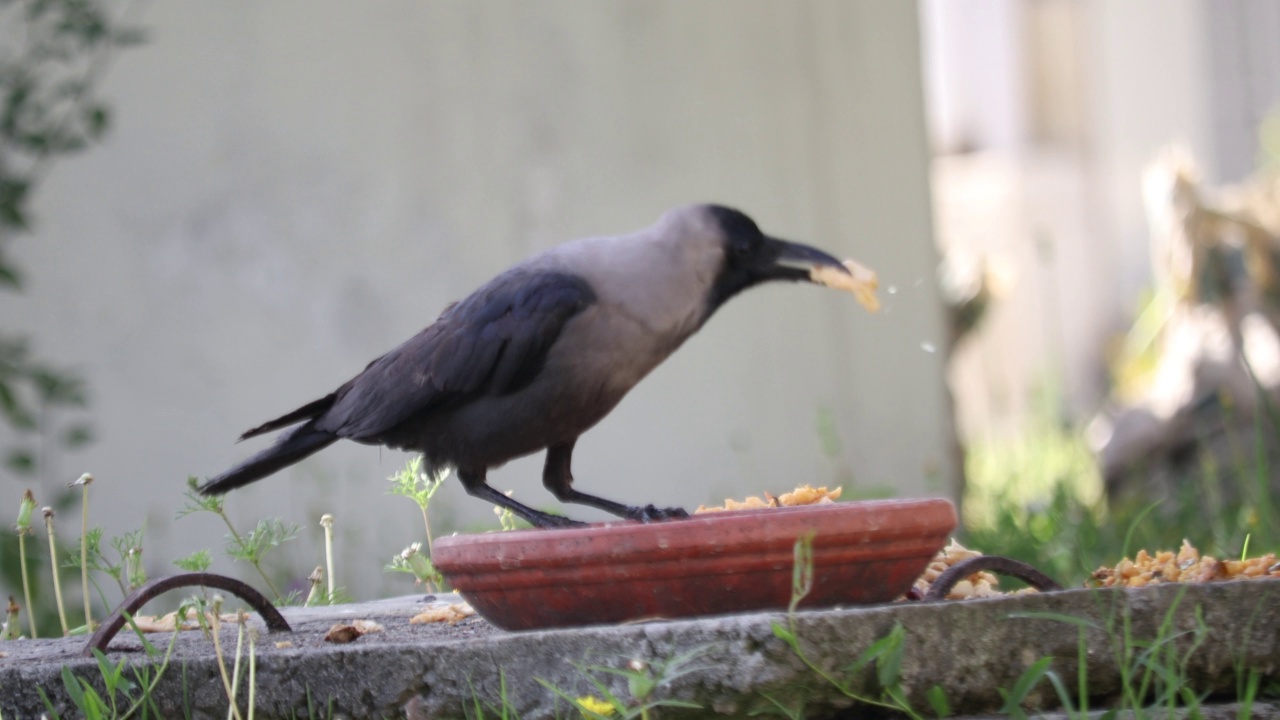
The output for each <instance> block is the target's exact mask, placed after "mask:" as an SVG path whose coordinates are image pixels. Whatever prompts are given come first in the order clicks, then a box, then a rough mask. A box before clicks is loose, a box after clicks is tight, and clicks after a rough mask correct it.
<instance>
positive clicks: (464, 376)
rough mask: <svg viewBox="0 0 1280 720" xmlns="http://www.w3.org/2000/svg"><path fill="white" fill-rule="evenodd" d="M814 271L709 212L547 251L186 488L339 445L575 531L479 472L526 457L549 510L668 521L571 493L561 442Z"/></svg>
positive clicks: (683, 211)
mask: <svg viewBox="0 0 1280 720" xmlns="http://www.w3.org/2000/svg"><path fill="white" fill-rule="evenodd" d="M824 265H825V266H830V267H832V268H838V269H839V271H840V272H847V270H845V269H844V267H843V266H842V265H841V264H840V261H839V260H837V259H835V258H834V257H831V256H830V255H828V254H826V253H824V252H822V251H820V250H817V249H814V248H811V247H808V246H805V245H800V244H797V243H791V242H787V241H785V240H779V239H777V238H774V237H770V236H768V235H765V234H764V233H762V232H761V231H760V229H759V228H758V227H757V226H756V224H755V223H754V222H753V221H752V220H751V219H750V218H749V217H747V216H746V215H744V214H742V213H741V212H738V211H737V210H733V209H730V208H726V207H722V206H718V205H694V206H688V207H682V208H677V209H675V210H671V211H669V212H667V213H666V214H664V215H663V216H662V217H661V218H660V219H659V220H658V222H657V223H656V224H654V225H653V226H651V227H648V228H645V229H643V230H640V231H638V232H634V233H631V234H629V235H619V236H613V237H595V238H587V239H583V240H577V241H574V242H569V243H566V244H563V245H560V246H558V247H554V248H551V249H550V250H547V251H545V252H543V253H540V254H538V255H535V256H533V257H531V258H529V259H528V260H525V261H524V262H522V263H520V264H518V265H516V266H515V267H512V268H511V269H509V270H507V271H506V272H504V273H502V274H501V275H498V276H497V277H496V278H494V279H492V280H490V281H489V282H488V283H486V284H485V285H483V286H482V287H481V288H480V289H479V290H476V291H475V292H473V293H472V294H471V295H470V296H468V297H467V298H466V299H464V300H462V301H461V302H458V303H455V304H453V305H450V306H449V307H448V308H447V309H445V311H444V313H443V314H441V315H440V317H439V318H438V319H437V320H436V321H435V322H434V323H433V324H431V325H430V326H429V327H427V328H426V329H425V330H423V331H422V332H420V333H418V334H417V335H415V336H414V337H412V338H410V339H409V340H408V341H407V342H405V343H404V344H402V345H400V346H399V347H397V348H395V349H394V350H392V351H391V352H389V353H387V354H386V355H383V356H382V357H380V358H378V359H376V360H374V361H373V362H371V363H369V365H368V367H366V368H365V369H364V371H363V372H361V373H360V374H358V375H356V376H355V377H354V378H352V379H351V380H348V381H347V382H346V383H344V384H343V385H342V386H341V387H339V388H338V389H337V390H335V391H334V392H332V393H330V394H328V395H326V396H324V397H322V398H320V399H319V400H316V401H314V402H311V403H308V404H306V405H303V406H302V407H300V408H298V409H297V410H294V411H293V412H290V413H288V414H286V415H283V416H281V417H279V418H276V419H275V420H271V421H269V422H266V423H264V424H262V425H259V426H258V427H255V428H253V429H252V430H249V431H247V432H245V433H244V434H243V435H241V436H240V439H242V440H243V439H245V438H251V437H255V436H257V435H262V434H264V433H269V432H272V431H275V430H280V429H282V428H287V427H290V426H296V427H293V428H292V429H291V430H289V431H288V432H286V433H285V434H283V435H282V436H281V437H280V438H279V439H278V440H277V441H276V443H275V444H274V445H272V446H271V447H269V448H267V449H266V450H264V451H262V452H260V453H258V454H257V455H255V456H253V457H251V458H249V459H248V460H246V461H245V462H243V463H241V464H240V465H238V466H236V467H235V468H232V469H231V470H228V471H227V472H225V473H223V474H221V475H219V476H217V477H215V478H213V479H211V480H209V481H208V482H206V483H205V484H204V485H203V486H202V487H201V488H200V489H201V492H203V493H204V494H206V495H210V494H220V493H225V492H227V491H228V490H231V489H233V488H237V487H240V486H242V485H247V484H248V483H251V482H254V481H255V480H259V479H261V478H264V477H266V476H268V475H270V474H272V473H274V472H276V471H277V470H280V469H281V468H284V467H286V466H288V465H292V464H293V463H296V462H298V461H299V460H302V459H303V458H305V457H307V456H308V455H311V454H312V453H314V452H316V451H318V450H320V449H322V448H324V447H326V446H328V445H329V444H331V443H333V442H335V441H337V440H339V439H342V438H346V439H348V440H354V441H356V442H359V443H364V444H368V445H386V446H388V447H392V448H397V449H402V450H413V451H417V452H421V453H422V454H423V456H424V457H425V459H426V462H427V465H428V467H430V468H432V469H433V470H437V471H438V470H440V469H443V468H446V467H452V468H454V469H455V471H456V473H457V476H458V479H459V480H461V481H462V484H463V486H464V487H465V488H466V491H467V492H468V493H470V494H471V495H474V496H476V497H478V498H482V499H484V500H487V501H489V502H491V503H493V504H495V505H499V506H502V507H505V508H509V509H510V510H511V511H512V512H513V513H515V514H516V515H518V516H520V517H522V518H524V519H525V520H527V521H529V522H530V523H532V524H533V525H535V526H538V527H551V526H562V525H569V524H577V523H574V522H573V521H571V520H568V519H566V518H564V517H561V516H558V515H552V514H548V513H544V512H540V511H538V510H534V509H533V508H530V507H528V506H526V505H523V504H521V503H519V502H516V501H515V500H513V499H511V498H509V497H507V496H506V495H503V494H502V493H500V492H498V491H496V490H494V489H493V488H491V487H489V485H487V484H486V482H485V474H486V473H487V472H488V470H489V469H490V468H494V467H498V466H500V465H502V464H504V463H506V462H507V461H509V460H512V459H514V458H518V457H521V456H524V455H529V454H532V453H535V452H538V451H540V450H546V451H547V456H546V465H545V466H544V469H543V471H542V481H543V484H544V485H546V487H547V488H548V489H549V490H550V491H551V492H552V493H553V494H554V495H555V496H556V497H557V498H558V499H559V500H561V501H562V502H572V503H581V504H584V505H589V506H592V507H596V508H600V509H602V510H605V511H607V512H610V513H613V514H615V515H619V516H621V517H625V518H632V519H637V520H656V519H663V518H670V517H683V516H684V515H685V512H684V511H683V510H680V509H678V508H668V509H660V508H655V507H654V506H652V505H649V506H645V507H634V506H628V505H624V504H622V503H617V502H612V501H610V500H605V499H604V498H599V497H595V496H593V495H588V494H586V493H584V492H580V491H579V490H577V489H575V488H574V487H573V475H572V473H571V471H570V463H571V460H572V456H573V447H574V443H576V442H577V440H578V437H579V436H580V435H582V433H584V432H586V431H587V430H588V429H590V428H591V427H592V426H593V425H595V424H596V423H598V422H600V420H601V419H602V418H604V416H605V415H608V414H609V411H610V410H613V408H614V406H616V405H617V404H618V401H620V400H622V398H623V396H624V395H626V394H627V391H629V390H631V388H633V387H635V385H636V383H638V382H640V380H641V379H643V378H644V376H645V375H647V374H649V371H651V370H653V369H654V368H655V367H657V366H658V364H659V363H661V362H662V361H663V360H665V359H666V358H667V356H668V355H670V354H671V353H673V352H675V350H676V349H677V348H679V347H680V345H681V343H683V342H684V341H685V340H687V339H688V338H689V336H690V335H692V334H693V333H695V332H697V330H698V328H700V327H702V324H703V323H705V322H706V321H707V318H709V317H711V315H712V314H713V313H714V312H715V311H716V309H717V308H719V307H720V306H721V305H722V304H723V303H724V302H725V301H726V300H728V299H729V298H731V297H733V296H734V295H737V294H738V293H739V292H742V291H743V290H746V289H747V288H749V287H752V286H754V285H759V284H761V283H764V282H768V281H770V280H789V281H797V280H809V279H810V270H811V268H814V267H817V266H824Z"/></svg>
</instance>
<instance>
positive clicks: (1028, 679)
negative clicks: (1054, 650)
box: [1000, 657, 1053, 714]
mask: <svg viewBox="0 0 1280 720" xmlns="http://www.w3.org/2000/svg"><path fill="white" fill-rule="evenodd" d="M1052 664H1053V658H1051V657H1042V658H1040V659H1039V660H1037V661H1035V662H1034V663H1031V667H1029V668H1027V669H1026V670H1025V671H1024V672H1023V673H1022V675H1021V676H1019V677H1018V681H1017V682H1015V683H1014V684H1013V689H1012V690H1010V691H1009V695H1008V697H1006V698H1005V701H1004V708H1002V709H1001V710H1000V712H1002V713H1009V714H1012V713H1014V712H1016V711H1018V710H1019V709H1020V708H1021V706H1022V701H1023V700H1026V698H1027V695H1029V694H1030V693H1031V691H1032V690H1033V689H1035V687H1036V685H1039V684H1040V681H1041V680H1042V679H1043V678H1044V676H1045V673H1047V672H1049V666H1050V665H1052Z"/></svg>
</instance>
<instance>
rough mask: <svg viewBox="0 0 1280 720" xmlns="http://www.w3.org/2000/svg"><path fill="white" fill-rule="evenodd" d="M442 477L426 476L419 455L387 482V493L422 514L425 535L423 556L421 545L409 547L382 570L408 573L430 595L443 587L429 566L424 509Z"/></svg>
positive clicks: (428, 535)
mask: <svg viewBox="0 0 1280 720" xmlns="http://www.w3.org/2000/svg"><path fill="white" fill-rule="evenodd" d="M446 477H447V475H446V474H444V473H429V472H426V471H425V470H423V467H422V456H421V455H419V456H417V457H414V458H412V459H410V460H409V461H408V462H407V463H405V466H404V468H403V469H401V470H400V472H397V473H396V474H395V475H392V476H391V477H390V478H387V479H388V481H389V482H390V483H391V489H390V490H389V491H388V492H390V493H391V494H392V495H399V496H401V497H406V498H409V499H410V500H412V501H413V502H414V504H416V505H417V506H418V510H419V511H420V512H421V513H422V529H423V532H425V533H426V538H427V551H426V553H425V554H424V553H423V552H422V543H417V542H415V543H411V544H410V545H409V546H408V547H406V548H405V549H404V550H403V551H402V552H401V553H400V554H399V555H396V556H395V557H393V558H391V562H390V563H388V564H387V565H386V568H385V569H386V570H387V571H389V572H406V573H410V574H412V575H413V576H414V578H415V579H416V582H420V583H423V584H424V585H426V587H427V589H428V590H431V591H435V590H438V589H440V588H442V587H444V577H443V576H441V575H440V573H439V572H437V571H436V569H435V566H434V565H433V564H432V562H431V552H432V550H431V543H432V538H431V515H430V513H429V512H428V509H429V508H430V506H431V498H432V497H433V496H434V495H435V494H436V491H438V490H439V489H440V486H441V485H442V484H443V482H444V479H445V478H446Z"/></svg>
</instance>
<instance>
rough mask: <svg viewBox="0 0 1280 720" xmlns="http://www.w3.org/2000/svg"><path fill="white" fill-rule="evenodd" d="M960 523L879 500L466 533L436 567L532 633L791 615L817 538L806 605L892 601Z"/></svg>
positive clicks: (943, 504)
mask: <svg viewBox="0 0 1280 720" xmlns="http://www.w3.org/2000/svg"><path fill="white" fill-rule="evenodd" d="M955 526H956V511H955V508H954V507H953V506H952V505H951V503H950V502H948V501H946V500H940V499H930V500H874V501H866V502H846V503H831V504H823V505H805V506H799V507H788V508H770V509H764V510H738V511H729V512H719V513H709V514H703V515H696V516H694V517H692V518H690V519H687V520H670V521H666V522H657V523H649V524H643V523H635V522H613V523H604V524H598V525H589V526H586V527H580V528H568V529H557V530H517V531H513V532H503V533H487V534H483V535H455V536H453V537H444V538H440V539H438V540H436V542H435V547H434V557H433V558H432V560H433V561H434V563H435V566H436V567H437V568H438V569H439V570H440V571H441V572H442V573H444V576H445V577H446V578H447V579H448V580H449V582H450V584H452V585H453V587H454V589H456V590H457V591H458V592H459V593H461V594H462V596H463V597H464V598H466V600H467V602H469V603H470V604H471V606H472V607H474V608H475V609H476V611H477V612H479V613H480V615H482V616H483V617H484V618H485V619H487V620H488V621H489V622H491V623H493V624H494V625H497V626H498V627H501V628H505V629H507V630H531V629H535V628H547V627H568V626H575V625H595V624H601V623H618V622H628V621H636V620H646V619H659V618H681V617H695V616H702V615H719V614H725V613H736V612H747V611H751V610H781V609H785V608H786V607H787V604H788V603H789V602H790V600H791V582H792V566H793V548H794V546H795V542H796V539H797V538H799V537H801V536H803V535H805V534H807V533H809V532H813V533H814V540H813V558H814V563H813V564H814V578H813V590H812V591H811V592H810V593H809V595H808V596H807V597H806V598H805V600H804V602H803V603H801V607H830V606H834V605H861V604H871V603H881V602H888V601H890V600H893V599H894V598H896V597H899V596H900V595H902V594H903V593H904V592H906V591H907V589H908V588H910V587H911V584H912V582H914V581H915V579H916V578H917V577H919V575H920V573H921V572H923V571H924V569H925V566H926V565H928V563H929V560H930V559H931V558H932V557H933V556H934V554H935V553H937V551H938V550H939V549H941V548H942V546H943V544H944V543H945V542H946V540H947V536H948V535H949V534H950V533H951V531H952V530H953V529H955Z"/></svg>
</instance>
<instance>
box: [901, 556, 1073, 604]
mask: <svg viewBox="0 0 1280 720" xmlns="http://www.w3.org/2000/svg"><path fill="white" fill-rule="evenodd" d="M983 570H986V571H988V572H994V573H999V574H1001V575H1008V576H1009V577H1015V578H1017V579H1019V580H1022V581H1023V582H1025V583H1027V584H1028V585H1030V586H1031V587H1033V588H1035V589H1037V590H1040V591H1043V592H1047V591H1050V590H1061V589H1062V586H1061V585H1059V584H1058V583H1056V582H1054V580H1053V578H1051V577H1049V576H1048V575H1045V574H1044V573H1042V572H1040V571H1039V570H1037V569H1035V568H1033V567H1031V566H1030V565H1028V564H1026V563H1024V562H1022V561H1020V560H1014V559H1012V558H1007V557H1001V556H999V555H979V556H978V557H975V558H969V559H968V560H962V561H960V562H958V563H956V564H955V565H952V566H951V567H949V568H947V569H946V570H944V571H943V572H942V574H941V575H939V576H938V579H937V580H934V581H933V584H932V585H930V586H929V592H927V593H925V596H924V598H923V599H924V601H925V602H933V601H935V600H946V599H947V593H949V592H951V588H953V587H955V585H956V583H958V582H960V581H961V580H963V579H964V578H967V577H969V576H970V575H972V574H974V573H976V572H982V571H983Z"/></svg>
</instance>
